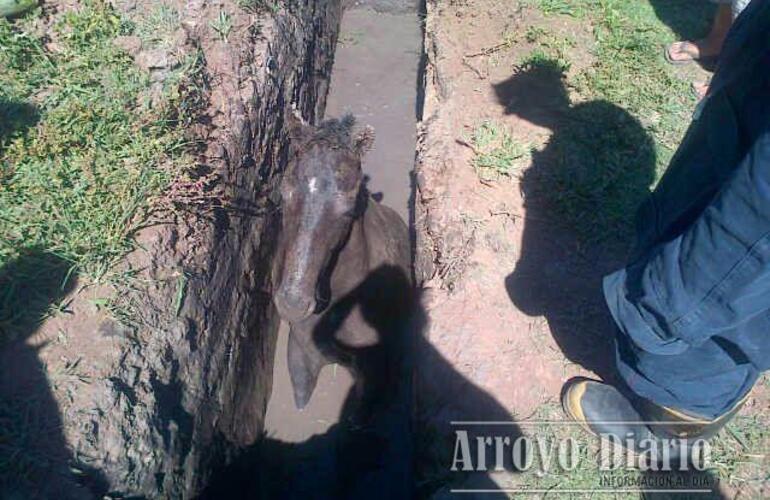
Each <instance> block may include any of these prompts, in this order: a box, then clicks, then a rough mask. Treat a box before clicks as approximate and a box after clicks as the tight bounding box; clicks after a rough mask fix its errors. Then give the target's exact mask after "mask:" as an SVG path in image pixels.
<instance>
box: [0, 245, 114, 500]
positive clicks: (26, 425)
mask: <svg viewBox="0 0 770 500" xmlns="http://www.w3.org/2000/svg"><path fill="white" fill-rule="evenodd" d="M71 268H72V265H71V263H69V262H67V261H65V260H64V259H62V258H60V257H58V256H56V255H54V254H52V253H50V252H47V251H45V250H41V249H35V248H32V249H25V250H23V251H22V252H21V253H20V254H19V256H18V257H16V258H14V259H13V260H11V261H9V262H7V263H6V264H5V265H3V266H2V268H0V498H9V499H22V498H24V499H27V498H30V499H35V498H64V499H70V498H72V499H81V498H83V499H85V498H102V496H103V495H104V494H105V493H106V491H107V484H106V481H105V479H104V477H103V476H102V474H101V473H100V472H99V471H97V470H93V469H92V468H90V467H88V466H87V465H85V464H82V463H78V461H77V460H75V458H74V457H73V456H72V454H71V452H70V450H69V448H68V446H67V442H66V440H65V437H64V434H63V432H62V420H61V414H60V412H59V406H58V404H57V401H56V399H55V398H54V396H53V394H52V391H51V387H50V384H49V380H48V376H47V371H46V367H45V365H44V364H43V363H42V361H41V360H40V358H39V356H38V352H39V351H40V349H41V348H43V347H44V345H45V344H43V343H37V344H35V343H34V341H33V339H32V336H33V335H34V334H35V333H36V332H37V330H38V328H39V326H40V324H41V322H42V321H43V319H44V318H45V316H46V314H47V313H48V311H49V308H50V307H51V306H52V305H53V304H57V303H58V302H59V301H60V300H61V299H63V298H64V297H65V295H66V294H67V293H69V292H70V291H71V290H72V289H73V288H74V286H75V282H76V278H75V277H74V276H72V275H71V274H70V271H71Z"/></svg>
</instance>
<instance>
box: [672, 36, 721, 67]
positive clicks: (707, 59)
mask: <svg viewBox="0 0 770 500" xmlns="http://www.w3.org/2000/svg"><path fill="white" fill-rule="evenodd" d="M674 43H690V44H692V45H693V46H694V45H695V44H693V43H692V42H674ZM671 45H673V44H669V45H666V46H665V47H663V57H665V58H666V62H668V63H669V64H673V65H674V66H683V65H685V64H692V63H695V62H697V63H700V64H701V65H703V66H710V65H713V64H716V62H717V57H718V56H703V57H697V58H696V57H691V58H690V59H673V58H672V57H671V52H670V50H671Z"/></svg>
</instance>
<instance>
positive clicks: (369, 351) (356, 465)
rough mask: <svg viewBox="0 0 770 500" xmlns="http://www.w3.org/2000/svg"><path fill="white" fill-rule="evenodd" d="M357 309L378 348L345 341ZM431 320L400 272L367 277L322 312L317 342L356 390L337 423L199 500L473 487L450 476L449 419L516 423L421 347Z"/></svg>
mask: <svg viewBox="0 0 770 500" xmlns="http://www.w3.org/2000/svg"><path fill="white" fill-rule="evenodd" d="M356 309H358V310H359V311H360V313H361V316H362V317H363V318H364V320H365V321H366V322H367V323H368V324H369V325H370V326H372V327H373V328H374V329H375V330H376V331H377V334H378V337H379V339H378V342H377V343H376V344H374V345H366V346H351V345H346V344H344V343H343V342H341V341H340V339H339V337H338V335H337V334H338V329H339V327H340V325H342V324H343V323H344V320H345V318H346V317H347V316H348V315H349V314H351V313H352V312H353V311H354V310H356ZM425 321H426V315H425V311H424V310H423V309H422V307H421V306H420V304H419V300H418V296H417V293H416V292H415V290H414V288H413V287H412V284H411V280H410V278H409V277H408V276H406V275H405V273H404V271H403V270H402V269H400V268H398V267H395V266H387V265H386V266H381V267H379V268H377V269H375V270H373V271H372V272H370V274H369V275H368V276H367V278H366V279H365V280H364V281H363V282H362V284H361V285H359V286H358V287H357V288H356V289H354V290H353V291H352V292H350V293H349V294H348V295H347V296H345V297H343V298H342V299H341V300H339V301H338V302H336V303H335V305H334V306H333V307H332V308H330V309H329V310H328V311H327V312H326V313H325V315H324V317H323V319H322V320H321V322H319V324H318V325H317V326H316V329H315V331H314V335H313V337H314V340H315V341H316V342H318V343H319V344H322V345H323V346H324V348H325V349H328V348H330V347H331V348H333V349H338V350H339V351H341V353H342V356H341V357H342V358H343V359H344V358H346V359H348V360H350V365H351V368H352V373H353V375H354V379H355V384H354V386H353V388H352V389H351V390H350V392H349V393H348V395H347V397H346V401H345V403H344V405H343V409H342V412H341V417H340V420H339V422H338V423H337V424H335V425H334V426H332V427H331V428H330V429H329V430H328V431H327V432H326V433H324V434H322V435H317V436H314V437H312V438H311V439H309V440H307V441H305V442H303V443H298V444H292V443H286V442H281V441H278V440H275V439H271V438H269V437H266V438H264V439H262V440H260V441H259V442H258V443H256V444H255V445H253V446H252V447H251V448H249V449H248V450H245V452H244V453H243V454H242V455H241V456H240V457H238V458H237V459H236V460H235V461H234V463H233V465H231V466H230V467H228V468H226V469H224V470H222V471H219V473H218V474H216V475H215V477H214V478H213V480H212V482H211V483H210V487H209V489H208V490H207V491H206V492H205V493H204V495H203V498H212V499H213V498H335V499H336V498H415V497H417V498H425V497H427V496H428V495H429V494H431V493H433V492H435V491H436V490H438V489H440V488H442V487H445V488H446V487H447V485H448V484H449V483H452V484H460V483H462V484H468V483H467V478H468V474H464V473H462V472H457V473H453V472H451V470H450V467H451V465H452V460H453V445H454V428H453V427H454V426H452V425H451V424H450V420H502V421H507V422H511V421H512V419H511V415H510V414H508V413H507V412H506V411H505V410H504V409H503V408H502V407H501V406H500V405H499V404H498V403H497V402H496V401H495V400H494V399H493V398H492V397H491V396H489V395H488V394H486V393H484V392H483V391H482V390H480V389H478V388H477V387H474V386H473V385H472V384H471V383H470V382H469V381H467V380H465V379H464V378H463V377H462V376H461V375H460V374H459V373H457V372H456V371H455V370H454V369H453V368H452V367H451V366H450V365H449V364H448V363H447V362H446V360H444V359H443V358H442V357H441V356H440V355H439V354H438V353H437V352H436V351H435V350H434V349H433V348H432V347H431V346H430V345H429V344H428V343H427V342H426V341H425V340H424V338H423V337H422V331H423V328H424V327H425ZM415 379H416V380H415ZM426 379H430V381H429V383H426V381H425V380H426ZM415 385H416V386H417V387H415ZM415 391H416V392H417V397H416V399H417V406H418V409H415ZM436 391H438V393H436ZM448 391H459V392H448ZM439 402H440V405H439ZM432 405H436V406H432ZM450 407H451V409H450ZM415 414H417V415H418V416H419V417H422V419H420V418H417V419H415V418H414V416H415ZM428 428H429V429H428ZM471 432H475V433H477V434H478V433H480V431H479V430H478V429H475V428H474V429H472V430H471V431H470V432H469V434H470V433H471ZM501 432H503V431H502V430H501V429H499V428H496V429H495V430H494V432H493V433H492V434H490V435H491V436H494V435H500V434H501ZM504 432H505V435H506V436H509V437H510V438H511V439H512V440H515V439H516V438H517V437H518V436H519V435H520V433H519V430H518V427H517V426H516V425H515V424H513V423H511V425H510V426H507V427H506V428H505V429H504ZM426 433H430V434H429V435H427V434H426ZM445 444H446V445H445ZM473 451H474V454H473V459H474V460H475V459H476V458H477V457H476V455H475V451H476V449H475V447H474V448H473ZM487 455H488V456H489V458H488V464H494V457H493V455H492V454H491V453H488V454H487ZM508 455H510V452H508ZM428 462H431V463H428ZM417 464H420V466H419V467H417V468H416V467H415V466H416V465H417ZM510 465H511V464H510V461H508V462H507V463H506V466H507V467H508V468H509V469H510V468H511V467H510ZM426 475H427V476H429V477H426ZM472 476H474V477H473V483H472V484H473V487H475V488H484V489H495V488H496V486H495V485H494V483H492V481H490V480H489V479H488V477H487V476H486V474H481V473H479V474H473V475H472ZM466 487H467V486H466ZM492 497H493V498H494V496H492Z"/></svg>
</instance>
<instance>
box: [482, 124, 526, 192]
mask: <svg viewBox="0 0 770 500" xmlns="http://www.w3.org/2000/svg"><path fill="white" fill-rule="evenodd" d="M471 145H472V146H473V150H474V153H475V158H474V160H473V165H474V166H475V168H476V171H477V172H478V174H479V176H480V177H481V178H482V179H484V180H493V179H496V178H499V177H500V176H511V175H513V174H514V173H515V172H516V171H517V169H518V168H519V167H520V166H521V164H522V163H524V162H523V160H524V159H526V157H528V155H529V152H530V149H529V148H528V147H527V146H525V145H523V144H520V143H519V142H517V141H515V140H514V139H513V137H512V136H511V133H510V131H509V130H508V129H507V128H505V127H504V126H503V125H501V124H499V123H495V122H491V121H486V122H484V123H482V124H481V125H479V126H478V127H476V129H475V130H474V131H473V136H472V137H471Z"/></svg>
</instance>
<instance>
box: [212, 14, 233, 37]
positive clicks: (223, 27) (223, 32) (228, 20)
mask: <svg viewBox="0 0 770 500" xmlns="http://www.w3.org/2000/svg"><path fill="white" fill-rule="evenodd" d="M209 25H210V26H211V29H213V30H214V31H215V32H216V34H217V35H219V39H220V40H222V41H223V42H227V39H228V38H229V37H230V32H231V31H232V30H233V21H232V16H230V14H228V13H227V12H225V11H224V10H220V11H219V15H218V16H217V18H216V19H214V20H213V21H211V22H209Z"/></svg>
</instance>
